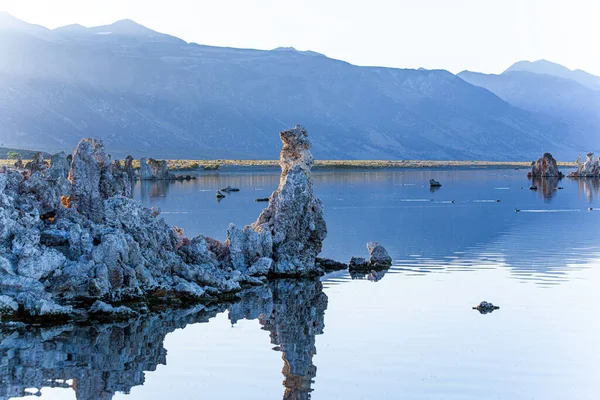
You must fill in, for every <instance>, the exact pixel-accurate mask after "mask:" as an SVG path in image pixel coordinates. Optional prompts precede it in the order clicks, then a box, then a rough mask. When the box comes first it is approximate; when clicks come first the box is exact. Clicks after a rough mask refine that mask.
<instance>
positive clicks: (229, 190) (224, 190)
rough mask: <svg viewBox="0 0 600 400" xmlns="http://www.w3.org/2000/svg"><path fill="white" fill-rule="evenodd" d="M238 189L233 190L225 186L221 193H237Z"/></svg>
mask: <svg viewBox="0 0 600 400" xmlns="http://www.w3.org/2000/svg"><path fill="white" fill-rule="evenodd" d="M239 191H240V189H238V188H233V187H231V186H227V187H226V188H223V189H221V192H225V193H230V192H239Z"/></svg>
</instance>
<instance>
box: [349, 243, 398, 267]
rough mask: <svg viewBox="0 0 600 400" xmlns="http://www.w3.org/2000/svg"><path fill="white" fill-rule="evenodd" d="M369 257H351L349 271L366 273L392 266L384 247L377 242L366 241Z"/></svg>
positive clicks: (390, 258)
mask: <svg viewBox="0 0 600 400" xmlns="http://www.w3.org/2000/svg"><path fill="white" fill-rule="evenodd" d="M367 250H368V251H369V259H368V260H366V259H364V258H362V257H352V258H351V259H350V263H349V265H348V269H349V270H350V272H351V273H357V274H367V273H369V272H371V271H381V270H384V269H388V268H390V267H391V266H392V257H391V256H390V255H389V253H388V252H387V250H386V249H385V247H383V246H382V245H380V244H379V243H377V242H368V243H367Z"/></svg>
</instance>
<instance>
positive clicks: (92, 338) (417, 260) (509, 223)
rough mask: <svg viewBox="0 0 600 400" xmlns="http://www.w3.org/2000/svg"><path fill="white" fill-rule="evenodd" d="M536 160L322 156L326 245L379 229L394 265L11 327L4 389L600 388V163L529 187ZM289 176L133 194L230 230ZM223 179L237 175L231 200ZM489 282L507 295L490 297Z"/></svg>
mask: <svg viewBox="0 0 600 400" xmlns="http://www.w3.org/2000/svg"><path fill="white" fill-rule="evenodd" d="M525 173H526V172H525V171H524V170H519V171H515V170H435V171H422V170H419V171H413V170H404V171H403V170H394V171H341V172H339V171H323V172H316V173H315V180H316V192H317V194H318V196H320V197H321V198H322V200H323V202H324V205H325V217H326V220H327V224H328V228H329V236H328V238H327V240H326V241H325V244H324V255H325V256H327V257H331V258H335V259H338V260H348V259H349V258H350V257H351V256H353V255H358V256H366V255H367V251H366V248H365V243H366V242H367V241H370V240H376V241H379V242H381V243H382V244H384V245H385V246H386V247H387V248H388V250H389V252H390V254H391V255H392V257H393V258H394V266H393V268H391V269H390V270H389V271H387V273H382V274H376V275H372V276H365V277H355V278H356V279H352V278H351V277H350V276H349V275H348V274H347V273H346V272H340V273H335V274H331V275H328V276H325V277H323V278H322V279H321V280H320V281H318V280H316V281H294V280H291V281H288V280H282V281H278V282H274V283H272V284H271V285H270V286H269V287H264V288H257V289H255V290H253V291H251V292H248V293H245V294H244V296H243V297H242V299H241V300H240V301H239V302H238V303H236V304H233V305H222V306H218V307H212V308H204V307H198V308H196V309H194V310H187V311H180V312H176V313H172V314H169V315H164V316H155V317H151V318H147V319H142V320H139V321H137V322H135V323H132V324H129V325H127V324H121V325H103V326H102V325H100V326H97V325H93V326H86V327H72V326H71V327H65V328H57V329H52V330H41V331H39V330H30V331H27V332H21V333H11V334H8V333H0V371H2V377H1V379H0V398H11V397H13V396H16V397H19V396H23V395H25V394H28V393H29V394H37V395H40V394H41V397H42V398H43V399H74V398H78V399H111V398H116V399H165V398H170V399H196V398H224V399H225V398H226V399H276V398H284V399H308V398H312V399H378V398H393V399H397V398H406V399H545V400H546V399H566V398H572V399H596V398H598V392H599V391H600V380H598V375H599V373H600V366H599V365H600V342H599V341H598V337H600V322H599V320H600V317H599V315H600V303H599V302H598V300H599V299H598V296H597V293H598V287H599V286H600V240H599V239H600V238H599V233H600V230H599V229H598V224H599V222H600V200H599V199H598V198H599V196H600V180H596V181H594V180H588V181H580V182H577V181H570V180H568V179H564V180H562V181H560V182H537V185H538V187H539V190H538V191H530V190H529V186H530V185H531V182H530V181H529V180H528V179H527V178H525V177H524V175H525ZM430 178H434V179H437V180H439V181H441V182H442V184H443V186H442V187H441V188H440V189H439V190H436V191H433V192H432V191H430V189H429V187H428V185H427V182H428V181H429V179H430ZM278 180H279V173H278V171H276V170H264V171H258V170H252V171H245V170H241V169H240V170H233V171H230V172H227V171H221V172H218V173H206V174H204V175H201V176H200V177H199V179H198V180H196V181H192V182H183V183H181V182H177V183H164V182H162V183H144V184H141V185H140V184H138V185H137V186H136V188H135V197H136V198H138V199H140V200H142V201H143V202H144V204H146V205H148V206H154V207H159V208H161V210H162V212H163V216H164V217H165V218H166V219H167V220H168V221H169V222H171V223H172V224H174V225H177V226H180V227H184V228H185V230H186V234H187V235H188V236H193V235H196V234H199V233H204V234H207V235H210V236H213V237H215V238H218V239H221V240H222V239H224V238H225V230H226V229H227V226H228V224H229V222H234V223H235V224H236V225H238V226H243V225H245V224H248V223H251V222H252V221H253V220H254V219H255V218H256V217H257V216H258V214H259V213H260V211H261V209H262V207H264V206H265V203H255V202H254V201H253V200H254V198H257V197H268V196H269V195H270V193H271V192H272V191H273V190H274V189H275V188H276V187H277V184H278ZM227 185H231V186H237V187H239V188H240V189H241V191H240V192H239V193H232V194H231V195H229V196H227V197H226V198H225V199H223V200H222V201H221V202H219V203H217V202H216V200H215V195H214V194H215V190H216V189H219V188H221V187H224V186H227ZM559 187H561V188H562V189H558V188H559ZM497 200H500V201H499V202H498V201H497ZM590 208H591V210H590ZM515 209H518V210H521V211H520V212H515ZM596 209H597V210H596ZM481 300H488V301H492V302H494V303H495V304H497V305H500V306H501V309H500V310H497V311H495V312H493V313H491V314H487V315H481V314H479V313H478V312H477V311H474V310H472V309H471V307H472V306H473V305H476V304H477V303H479V302H480V301H481ZM40 388H41V391H39V390H38V389H40ZM76 393H77V395H76Z"/></svg>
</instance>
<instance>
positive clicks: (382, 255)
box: [367, 242, 392, 269]
mask: <svg viewBox="0 0 600 400" xmlns="http://www.w3.org/2000/svg"><path fill="white" fill-rule="evenodd" d="M367 250H368V251H369V264H371V267H373V268H374V269H382V268H389V267H391V266H392V257H391V256H390V255H389V254H388V252H387V250H386V249H385V247H383V246H382V245H380V244H379V243H377V242H369V243H367Z"/></svg>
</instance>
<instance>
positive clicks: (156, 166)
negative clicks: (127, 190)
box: [140, 158, 175, 181]
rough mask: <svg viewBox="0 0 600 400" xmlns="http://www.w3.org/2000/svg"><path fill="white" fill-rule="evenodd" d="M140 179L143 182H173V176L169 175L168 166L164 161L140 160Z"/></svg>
mask: <svg viewBox="0 0 600 400" xmlns="http://www.w3.org/2000/svg"><path fill="white" fill-rule="evenodd" d="M140 179H141V180H143V181H156V180H173V179H175V175H173V174H171V173H169V166H168V165H167V162H166V161H165V160H162V161H157V160H155V159H154V158H149V159H145V158H142V159H141V160H140Z"/></svg>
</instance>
